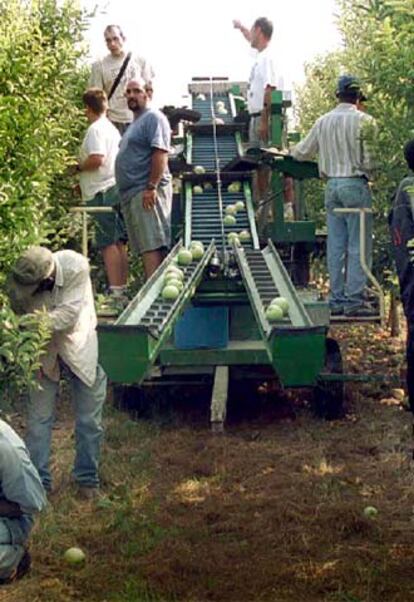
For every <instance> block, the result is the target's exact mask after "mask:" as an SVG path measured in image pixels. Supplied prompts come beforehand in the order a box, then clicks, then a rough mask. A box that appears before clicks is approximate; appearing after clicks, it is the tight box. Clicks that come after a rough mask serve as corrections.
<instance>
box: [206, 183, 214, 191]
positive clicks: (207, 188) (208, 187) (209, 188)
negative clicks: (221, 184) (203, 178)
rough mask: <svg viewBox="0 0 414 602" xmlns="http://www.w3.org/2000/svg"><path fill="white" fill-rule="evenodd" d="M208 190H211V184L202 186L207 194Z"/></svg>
mask: <svg viewBox="0 0 414 602" xmlns="http://www.w3.org/2000/svg"><path fill="white" fill-rule="evenodd" d="M209 190H213V184H212V183H211V182H206V183H205V184H204V192H207V191H209Z"/></svg>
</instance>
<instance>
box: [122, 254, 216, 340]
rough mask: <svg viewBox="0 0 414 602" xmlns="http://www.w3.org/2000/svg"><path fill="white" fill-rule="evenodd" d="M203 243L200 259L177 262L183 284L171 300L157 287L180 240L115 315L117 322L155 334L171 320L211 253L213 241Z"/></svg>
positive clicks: (173, 259)
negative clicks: (135, 293)
mask: <svg viewBox="0 0 414 602" xmlns="http://www.w3.org/2000/svg"><path fill="white" fill-rule="evenodd" d="M206 246H207V247H208V248H207V250H206V253H205V255H204V256H203V257H202V259H201V260H200V261H193V262H192V263H191V264H190V265H188V266H180V269H181V270H182V272H183V273H184V280H183V283H184V286H183V289H182V291H181V292H180V295H179V296H178V298H177V299H176V300H175V301H166V300H164V299H163V298H162V296H161V291H162V289H163V286H164V274H165V273H166V271H167V270H168V268H169V267H170V266H171V265H176V263H175V257H176V255H177V254H178V252H179V248H180V247H181V244H180V243H179V244H178V245H176V247H175V248H174V249H173V250H172V251H171V253H170V255H169V256H168V258H167V259H166V260H165V261H164V262H163V263H162V265H161V266H160V268H159V269H158V270H157V272H156V273H155V274H154V275H153V276H152V277H151V278H150V279H149V280H148V281H147V282H146V283H145V285H144V286H143V287H142V289H141V290H140V292H139V293H138V295H137V296H136V297H135V299H134V300H133V302H132V303H131V304H130V305H129V306H128V308H127V310H126V311H125V312H124V313H123V314H122V315H121V316H120V317H119V318H118V320H117V324H122V325H123V326H135V327H139V328H140V329H144V330H148V331H149V332H150V333H151V334H152V336H154V337H155V338H158V337H159V336H160V335H161V334H162V332H163V330H164V328H165V327H166V326H167V325H170V324H171V320H172V317H173V316H174V315H175V314H176V312H177V309H178V308H179V306H180V305H182V300H183V298H185V297H186V296H187V293H189V292H190V291H191V289H192V288H193V286H194V285H195V284H197V282H198V281H199V280H200V278H201V276H202V273H203V269H204V267H205V266H206V265H207V263H208V260H209V258H210V257H211V255H212V253H213V245H210V246H209V245H206Z"/></svg>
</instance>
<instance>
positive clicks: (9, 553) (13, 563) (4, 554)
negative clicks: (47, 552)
mask: <svg viewBox="0 0 414 602" xmlns="http://www.w3.org/2000/svg"><path fill="white" fill-rule="evenodd" d="M13 522H15V521H14V520H10V519H7V518H0V579H7V578H8V577H10V575H11V574H12V572H13V571H14V569H15V568H16V567H17V565H18V564H19V562H20V561H21V559H22V557H23V554H24V544H25V540H24V539H22V540H21V541H19V542H15V541H14V538H13V534H12V532H11V530H10V527H9V525H10V523H13Z"/></svg>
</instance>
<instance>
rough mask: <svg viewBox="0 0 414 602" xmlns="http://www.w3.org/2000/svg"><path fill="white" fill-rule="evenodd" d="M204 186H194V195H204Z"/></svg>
mask: <svg viewBox="0 0 414 602" xmlns="http://www.w3.org/2000/svg"><path fill="white" fill-rule="evenodd" d="M203 192H204V191H203V187H202V186H193V194H203Z"/></svg>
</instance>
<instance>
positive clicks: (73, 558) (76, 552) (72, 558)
mask: <svg viewBox="0 0 414 602" xmlns="http://www.w3.org/2000/svg"><path fill="white" fill-rule="evenodd" d="M63 558H64V560H65V561H66V562H67V563H68V564H82V563H83V562H85V559H86V556H85V552H84V551H83V550H81V549H80V548H68V549H67V550H66V552H65V553H64V554H63Z"/></svg>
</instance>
